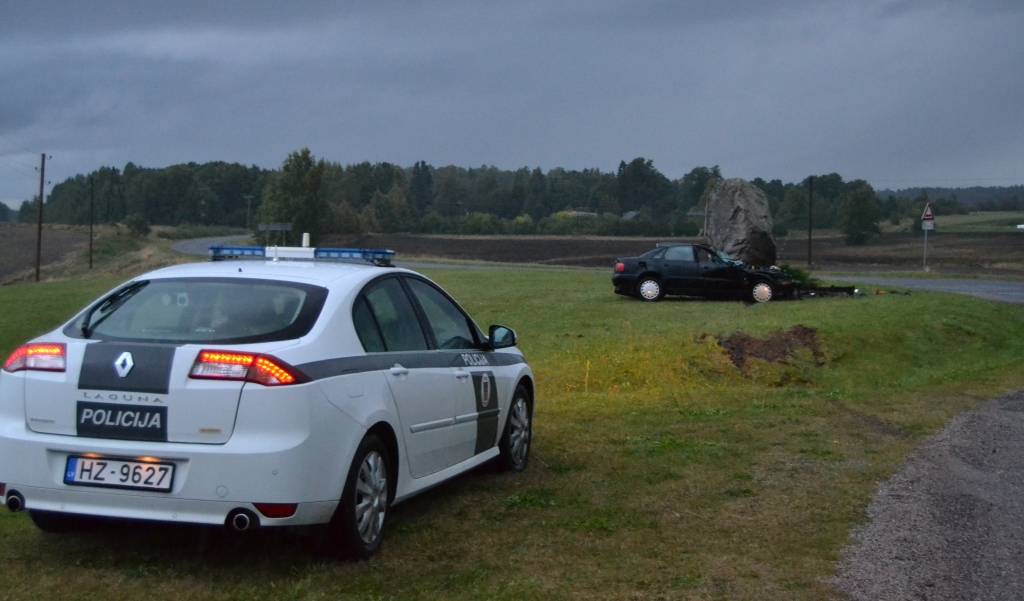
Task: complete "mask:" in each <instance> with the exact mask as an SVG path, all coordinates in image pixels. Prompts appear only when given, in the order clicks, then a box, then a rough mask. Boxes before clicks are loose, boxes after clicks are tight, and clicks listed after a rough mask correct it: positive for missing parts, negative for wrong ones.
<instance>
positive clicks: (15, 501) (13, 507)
mask: <svg viewBox="0 0 1024 601" xmlns="http://www.w3.org/2000/svg"><path fill="white" fill-rule="evenodd" d="M7 509H8V510H9V511H10V512H11V513H18V512H19V511H21V510H23V509H25V497H23V496H21V493H20V492H18V491H16V490H12V491H10V492H8V493H7Z"/></svg>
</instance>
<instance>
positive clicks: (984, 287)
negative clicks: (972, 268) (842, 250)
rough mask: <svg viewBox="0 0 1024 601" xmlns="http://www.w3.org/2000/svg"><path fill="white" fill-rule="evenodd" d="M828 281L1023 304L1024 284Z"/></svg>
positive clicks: (874, 279) (861, 278)
mask: <svg viewBox="0 0 1024 601" xmlns="http://www.w3.org/2000/svg"><path fill="white" fill-rule="evenodd" d="M827 279H829V280H840V281H843V282H853V283H857V284H868V285H871V286H892V287H894V288H913V289H915V290H929V291H932V292H952V293H954V294H966V295H969V296H976V297H978V298H984V299H988V300H994V301H1002V302H1004V303H1024V282H1001V281H995V280H968V279H959V280H958V279H924V278H921V279H918V278H886V277H875V276H870V275H866V276H838V275H837V276H827Z"/></svg>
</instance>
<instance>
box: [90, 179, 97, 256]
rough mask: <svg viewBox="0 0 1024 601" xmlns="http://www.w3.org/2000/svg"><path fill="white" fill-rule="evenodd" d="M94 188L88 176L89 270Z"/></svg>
mask: <svg viewBox="0 0 1024 601" xmlns="http://www.w3.org/2000/svg"><path fill="white" fill-rule="evenodd" d="M95 192H96V190H95V186H94V185H93V179H92V176H91V175H90V176H89V269H92V223H93V221H94V217H95V214H94V213H93V209H94V207H95Z"/></svg>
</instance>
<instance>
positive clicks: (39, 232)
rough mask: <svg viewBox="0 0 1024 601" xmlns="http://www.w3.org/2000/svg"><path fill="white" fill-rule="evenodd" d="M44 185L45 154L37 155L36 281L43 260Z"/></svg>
mask: <svg viewBox="0 0 1024 601" xmlns="http://www.w3.org/2000/svg"><path fill="white" fill-rule="evenodd" d="M45 183H46V153H45V152H44V153H42V154H41V155H39V222H38V224H37V227H36V281H37V282H38V281H39V267H40V265H41V263H42V260H43V192H44V191H45V190H44V189H43V185H44V184H45Z"/></svg>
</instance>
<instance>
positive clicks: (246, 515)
mask: <svg viewBox="0 0 1024 601" xmlns="http://www.w3.org/2000/svg"><path fill="white" fill-rule="evenodd" d="M226 521H227V527H228V529H230V530H232V531H234V532H248V531H250V530H255V529H256V527H257V526H259V524H260V522H259V518H257V517H256V516H255V514H253V513H252V512H251V511H249V510H247V509H235V510H234V511H232V512H231V513H229V514H228V519H227V520H226Z"/></svg>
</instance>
